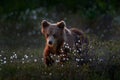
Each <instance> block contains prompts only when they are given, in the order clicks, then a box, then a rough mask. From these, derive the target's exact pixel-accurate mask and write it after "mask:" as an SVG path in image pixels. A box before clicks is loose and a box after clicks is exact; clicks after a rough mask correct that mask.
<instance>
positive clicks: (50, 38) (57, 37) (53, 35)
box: [41, 20, 66, 47]
mask: <svg viewBox="0 0 120 80" xmlns="http://www.w3.org/2000/svg"><path fill="white" fill-rule="evenodd" d="M41 26H42V28H41V32H42V33H43V34H44V35H45V38H46V42H47V45H48V46H50V47H53V46H55V45H58V44H61V42H63V41H64V29H65V27H66V24H65V22H64V21H60V22H57V23H50V22H48V21H46V20H43V21H42V22H41Z"/></svg>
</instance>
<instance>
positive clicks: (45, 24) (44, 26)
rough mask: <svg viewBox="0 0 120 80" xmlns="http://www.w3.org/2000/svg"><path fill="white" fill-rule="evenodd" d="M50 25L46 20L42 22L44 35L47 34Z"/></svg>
mask: <svg viewBox="0 0 120 80" xmlns="http://www.w3.org/2000/svg"><path fill="white" fill-rule="evenodd" d="M49 25H50V23H49V22H48V21H46V20H43V21H42V22H41V26H42V28H41V32H42V33H43V34H45V31H46V28H47V27H48V26H49Z"/></svg>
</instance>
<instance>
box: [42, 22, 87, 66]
mask: <svg viewBox="0 0 120 80" xmlns="http://www.w3.org/2000/svg"><path fill="white" fill-rule="evenodd" d="M41 26H42V28H41V32H42V33H43V34H44V36H45V38H46V45H45V49H44V53H43V57H44V63H45V64H46V65H47V66H50V65H52V64H53V63H54V60H53V59H52V57H51V54H52V55H59V56H60V57H61V58H60V62H62V61H64V60H65V58H67V57H68V53H71V52H74V53H81V49H82V48H81V47H82V44H84V43H85V44H88V40H87V38H86V37H85V36H84V33H83V32H82V31H81V30H79V29H76V28H71V29H68V28H67V27H66V24H65V22H64V21H60V22H57V23H50V22H48V21H46V20H43V21H42V22H41ZM63 57H64V58H63Z"/></svg>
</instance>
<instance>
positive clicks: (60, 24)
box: [57, 21, 66, 29]
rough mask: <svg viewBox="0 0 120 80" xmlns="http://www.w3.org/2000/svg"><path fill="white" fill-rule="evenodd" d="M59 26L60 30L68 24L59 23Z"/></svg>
mask: <svg viewBox="0 0 120 80" xmlns="http://www.w3.org/2000/svg"><path fill="white" fill-rule="evenodd" d="M57 26H58V27H59V28H61V29H63V28H64V27H65V26H66V24H65V22H64V21H60V22H58V23H57Z"/></svg>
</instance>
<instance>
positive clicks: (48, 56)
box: [43, 47, 54, 66]
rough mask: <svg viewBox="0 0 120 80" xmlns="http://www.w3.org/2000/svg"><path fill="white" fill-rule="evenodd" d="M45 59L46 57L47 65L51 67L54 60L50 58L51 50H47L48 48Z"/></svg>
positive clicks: (44, 55) (45, 51)
mask: <svg viewBox="0 0 120 80" xmlns="http://www.w3.org/2000/svg"><path fill="white" fill-rule="evenodd" d="M43 57H44V63H45V65H47V66H51V65H52V64H53V63H54V60H53V59H52V58H51V57H50V50H49V48H47V47H46V48H45V50H44V54H43Z"/></svg>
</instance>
